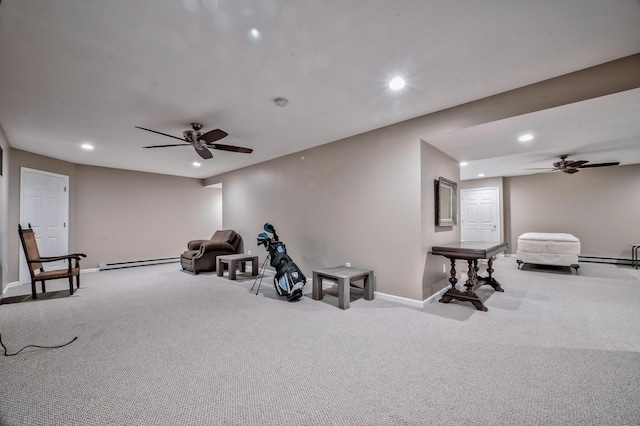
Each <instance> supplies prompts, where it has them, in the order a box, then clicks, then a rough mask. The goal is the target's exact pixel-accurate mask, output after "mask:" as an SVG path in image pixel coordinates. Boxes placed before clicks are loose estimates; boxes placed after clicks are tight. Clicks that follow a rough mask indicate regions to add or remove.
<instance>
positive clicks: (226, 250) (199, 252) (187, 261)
mask: <svg viewBox="0 0 640 426" xmlns="http://www.w3.org/2000/svg"><path fill="white" fill-rule="evenodd" d="M243 252H244V244H243V242H242V237H241V236H240V234H238V233H237V232H235V231H232V230H230V229H228V230H224V231H216V233H215V234H213V236H212V237H211V239H210V240H192V241H189V242H188V243H187V251H185V252H184V253H182V255H181V256H180V263H181V264H182V269H185V270H187V271H191V272H193V273H194V274H197V273H198V272H200V271H215V270H216V263H217V261H216V258H217V257H218V256H221V255H225V254H236V253H243Z"/></svg>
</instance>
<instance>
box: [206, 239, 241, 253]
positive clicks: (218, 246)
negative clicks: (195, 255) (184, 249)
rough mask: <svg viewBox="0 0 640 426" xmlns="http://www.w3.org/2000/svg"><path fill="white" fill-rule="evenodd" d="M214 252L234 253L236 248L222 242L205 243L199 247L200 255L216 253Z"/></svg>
mask: <svg viewBox="0 0 640 426" xmlns="http://www.w3.org/2000/svg"><path fill="white" fill-rule="evenodd" d="M216 250H217V251H232V252H235V251H236V248H235V247H234V246H232V245H231V244H229V243H227V242H224V241H207V242H205V243H203V244H202V245H201V246H200V252H201V253H207V252H210V251H216Z"/></svg>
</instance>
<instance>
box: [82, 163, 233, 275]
mask: <svg viewBox="0 0 640 426" xmlns="http://www.w3.org/2000/svg"><path fill="white" fill-rule="evenodd" d="M74 193H75V197H76V205H75V208H76V217H77V219H76V221H75V222H73V223H74V224H75V235H76V247H77V248H78V250H80V251H82V252H85V253H86V254H87V259H86V261H83V264H84V265H83V266H84V267H87V268H94V267H97V266H98V264H100V263H106V262H122V261H129V260H147V259H158V258H168V257H177V256H179V255H180V253H182V252H183V251H184V250H186V245H187V241H189V240H193V239H200V238H209V237H211V235H213V233H214V232H215V231H216V230H217V229H221V226H222V217H221V213H222V211H221V202H222V194H221V190H220V189H210V188H205V187H204V186H203V184H202V180H201V179H190V178H180V177H176V176H168V175H158V174H153V173H143V172H134V171H127V170H118V169H110V168H104V167H93V166H81V165H77V166H76V180H75V192H74Z"/></svg>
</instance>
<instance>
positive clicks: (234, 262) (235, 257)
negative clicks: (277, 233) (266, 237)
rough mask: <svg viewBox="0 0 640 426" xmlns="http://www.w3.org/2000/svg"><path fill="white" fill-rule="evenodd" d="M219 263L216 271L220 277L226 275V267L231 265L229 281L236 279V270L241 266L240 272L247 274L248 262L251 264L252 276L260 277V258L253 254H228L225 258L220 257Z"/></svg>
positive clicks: (218, 258)
mask: <svg viewBox="0 0 640 426" xmlns="http://www.w3.org/2000/svg"><path fill="white" fill-rule="evenodd" d="M216 261H217V262H218V264H217V267H216V271H217V272H218V276H219V277H221V276H222V275H223V274H224V265H225V264H227V265H229V279H230V280H235V279H236V268H237V267H238V264H240V272H245V271H246V269H247V262H251V276H252V277H256V276H258V256H253V255H251V254H243V253H241V254H227V255H224V256H218V257H217V260H216Z"/></svg>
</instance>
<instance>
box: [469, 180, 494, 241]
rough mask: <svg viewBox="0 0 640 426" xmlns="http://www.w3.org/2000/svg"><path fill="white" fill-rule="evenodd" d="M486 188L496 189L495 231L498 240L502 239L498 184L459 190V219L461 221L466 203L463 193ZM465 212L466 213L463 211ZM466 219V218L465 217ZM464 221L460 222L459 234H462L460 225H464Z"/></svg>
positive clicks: (485, 189)
mask: <svg viewBox="0 0 640 426" xmlns="http://www.w3.org/2000/svg"><path fill="white" fill-rule="evenodd" d="M487 190H495V191H496V208H497V213H498V222H497V224H496V232H497V235H498V242H500V241H502V203H501V202H500V187H499V186H487V187H482V188H465V189H461V190H460V221H461V222H462V214H463V212H466V207H467V206H466V204H467V201H466V200H467V198H466V197H463V195H464V194H463V193H464V192H466V191H487ZM465 214H466V213H465ZM465 219H466V218H465ZM465 225H466V223H461V224H460V231H461V235H464V234H463V232H462V227H463V226H465Z"/></svg>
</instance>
